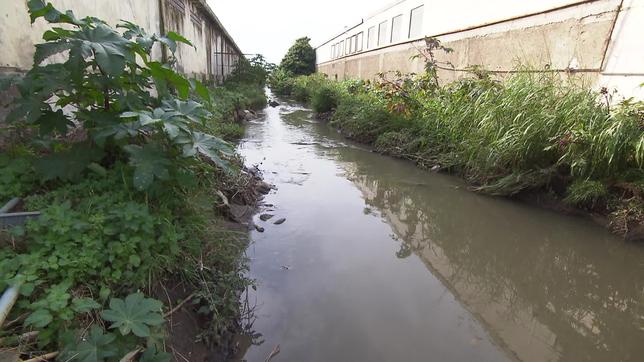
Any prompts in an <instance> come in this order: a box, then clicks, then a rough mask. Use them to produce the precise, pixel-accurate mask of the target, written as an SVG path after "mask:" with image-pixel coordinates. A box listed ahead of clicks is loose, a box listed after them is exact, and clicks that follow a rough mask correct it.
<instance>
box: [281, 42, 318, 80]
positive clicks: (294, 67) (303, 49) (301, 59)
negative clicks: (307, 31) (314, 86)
mask: <svg viewBox="0 0 644 362" xmlns="http://www.w3.org/2000/svg"><path fill="white" fill-rule="evenodd" d="M310 41H311V39H310V38H308V37H303V38H299V39H297V40H295V44H293V45H292V46H291V47H290V48H289V49H288V51H287V52H286V55H284V58H283V59H282V62H281V63H280V68H281V69H283V70H284V71H286V72H288V73H290V74H293V75H296V76H297V75H309V74H312V73H313V72H315V49H313V47H311V44H309V42H310Z"/></svg>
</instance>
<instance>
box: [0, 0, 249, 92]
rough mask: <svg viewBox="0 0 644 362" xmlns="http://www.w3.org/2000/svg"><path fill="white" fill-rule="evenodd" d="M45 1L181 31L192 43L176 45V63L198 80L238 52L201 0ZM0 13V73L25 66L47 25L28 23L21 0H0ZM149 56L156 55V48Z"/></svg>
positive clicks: (219, 76)
mask: <svg viewBox="0 0 644 362" xmlns="http://www.w3.org/2000/svg"><path fill="white" fill-rule="evenodd" d="M50 1H51V2H52V4H54V6H55V7H56V8H58V9H59V10H61V11H62V10H72V11H73V12H74V14H75V15H76V16H77V17H85V16H97V17H99V18H101V19H103V20H105V21H106V22H107V23H109V24H110V25H112V26H114V25H116V24H117V23H118V22H119V21H120V19H124V20H128V21H132V22H134V23H136V24H138V25H140V26H141V27H143V28H145V29H146V31H148V32H150V33H157V34H160V33H162V32H163V31H164V30H165V31H166V32H167V31H175V32H178V33H180V34H182V35H183V36H184V37H186V38H187V39H189V40H190V41H191V42H192V43H193V44H194V45H195V47H196V49H195V48H192V47H189V46H185V45H180V46H179V49H178V51H177V54H176V56H177V68H178V70H179V71H181V72H183V73H185V74H186V75H189V76H194V77H197V78H200V79H202V80H211V81H218V82H220V81H222V80H223V79H224V78H225V77H226V76H227V75H228V74H230V72H231V71H232V69H233V68H234V64H235V62H236V61H237V60H238V59H239V58H240V57H241V56H243V55H242V53H241V51H240V50H239V47H238V46H237V45H236V44H235V42H234V40H233V39H232V38H231V37H230V35H229V34H228V33H227V32H226V30H225V29H224V28H223V26H222V25H221V23H220V22H219V20H218V19H217V17H216V16H215V14H214V13H213V12H212V10H211V9H210V8H209V7H208V5H207V4H206V2H205V0H109V1H106V0H82V1H80V0H50ZM160 5H162V6H161V7H160ZM0 18H1V19H2V20H0V48H1V49H2V52H1V53H0V73H2V72H4V73H7V72H12V71H14V72H24V71H26V70H28V69H29V68H31V66H32V58H33V54H34V51H35V48H34V44H37V43H39V42H42V38H41V37H42V33H43V32H44V31H45V30H46V29H48V28H49V25H48V24H47V23H46V22H45V21H43V20H42V19H39V20H38V21H36V22H35V23H34V24H30V20H29V14H28V12H27V5H26V1H24V0H3V1H2V2H0ZM162 20H163V21H162ZM153 57H154V58H156V59H161V52H160V50H159V49H155V50H154V52H153Z"/></svg>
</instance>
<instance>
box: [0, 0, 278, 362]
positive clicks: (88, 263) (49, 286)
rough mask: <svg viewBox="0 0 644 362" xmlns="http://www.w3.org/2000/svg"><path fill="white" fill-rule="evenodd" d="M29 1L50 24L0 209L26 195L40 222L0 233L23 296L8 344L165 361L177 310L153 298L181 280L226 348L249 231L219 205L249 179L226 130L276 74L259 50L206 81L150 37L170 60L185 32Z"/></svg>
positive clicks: (26, 93) (6, 332)
mask: <svg viewBox="0 0 644 362" xmlns="http://www.w3.org/2000/svg"><path fill="white" fill-rule="evenodd" d="M28 5H29V12H30V15H31V19H32V22H35V21H39V20H38V19H40V18H44V19H45V20H46V21H47V22H48V23H50V24H53V25H54V27H53V28H52V29H51V30H48V31H46V32H45V34H44V36H43V39H44V40H45V42H44V43H42V44H38V45H37V47H36V54H35V56H34V67H33V69H31V70H30V71H29V72H28V73H27V74H26V75H25V77H24V78H23V79H22V80H20V81H19V83H17V85H16V86H17V87H18V89H19V91H20V95H21V97H20V98H19V99H18V100H17V102H16V105H15V107H14V109H13V111H12V113H11V114H10V117H9V122H11V123H10V127H9V128H7V129H10V130H11V131H12V132H15V133H16V134H17V135H18V137H15V139H14V140H13V142H12V143H10V144H5V145H2V147H3V149H2V152H3V154H2V155H0V170H1V171H2V172H0V174H1V175H2V176H1V177H0V187H1V190H0V202H3V203H4V202H6V201H8V199H10V198H12V197H15V196H20V197H23V198H24V202H23V209H25V210H39V211H41V212H42V215H41V216H40V217H39V218H37V219H34V220H31V221H29V222H28V223H27V224H26V225H25V226H24V227H14V228H12V229H9V230H8V231H2V232H0V289H2V290H4V289H5V288H8V287H10V286H16V287H19V291H20V297H19V299H18V302H17V304H16V306H15V307H14V308H13V310H12V311H11V314H10V316H9V318H8V320H7V322H5V324H4V325H3V331H2V332H1V335H0V348H3V349H7V350H11V351H15V353H16V354H18V355H21V356H23V357H27V358H33V357H36V356H39V355H43V354H45V353H46V352H52V351H55V352H53V353H54V354H53V355H48V358H53V356H55V355H58V358H59V359H61V360H65V361H67V360H80V361H92V362H93V361H118V360H128V361H129V360H139V361H162V360H169V359H170V355H169V354H167V353H165V352H164V350H165V344H164V340H165V338H166V334H167V332H166V328H165V326H164V318H163V315H164V313H166V314H169V313H172V311H170V310H169V309H167V310H164V309H165V308H166V307H168V308H169V307H171V306H170V305H166V306H164V305H163V303H161V302H160V301H158V300H156V299H154V298H152V297H160V296H162V295H164V294H163V293H158V290H160V289H159V288H162V286H163V285H164V284H165V283H173V282H177V281H180V282H181V283H184V284H185V285H187V286H188V287H189V288H192V289H193V290H195V292H194V293H192V294H191V296H190V298H191V299H190V306H191V308H193V309H194V310H198V313H199V314H201V315H202V316H203V317H204V321H207V322H205V326H206V329H205V330H204V331H202V333H201V338H203V339H208V340H209V344H217V343H219V344H225V343H226V342H225V341H223V340H222V335H223V334H224V333H225V332H230V331H233V330H234V329H235V328H237V322H236V321H237V318H238V317H239V311H240V301H239V299H238V295H239V294H238V293H239V292H240V291H241V290H243V289H244V288H245V287H247V286H249V285H250V282H251V281H250V280H248V279H247V278H246V277H245V275H244V270H245V265H246V264H245V258H244V249H245V242H244V236H243V235H242V234H236V233H234V232H230V231H226V229H225V228H223V227H222V226H221V222H220V221H217V219H216V218H215V215H214V214H213V208H214V205H218V204H220V203H221V199H220V198H221V196H220V195H228V196H230V195H231V194H233V193H239V192H242V193H243V192H244V190H243V189H241V188H240V187H241V186H240V185H242V184H246V183H247V182H246V178H247V177H248V176H246V175H245V174H243V173H240V172H239V171H240V166H241V163H240V160H239V159H238V158H237V157H236V155H235V154H234V151H233V149H232V146H231V145H230V144H228V143H227V142H226V141H225V140H224V139H233V138H235V137H239V136H240V132H241V129H242V128H241V125H240V124H239V123H238V121H239V120H240V118H239V114H240V112H243V111H244V110H247V109H254V108H255V109H256V108H261V107H263V106H264V104H265V102H266V99H265V97H264V95H263V89H262V88H263V85H264V82H265V77H266V75H267V72H268V70H270V69H267V64H266V63H265V62H262V61H261V58H256V59H254V60H251V61H248V62H242V63H241V64H240V65H239V67H238V68H237V69H236V71H235V73H234V74H233V76H232V77H231V78H230V79H229V80H228V81H227V82H226V83H225V84H224V85H223V86H221V87H216V88H214V89H208V88H207V87H206V86H204V85H203V84H201V83H200V82H198V81H196V80H190V79H187V78H185V77H183V76H182V75H180V74H178V73H177V72H176V71H175V70H174V68H173V66H172V64H173V62H174V61H173V59H172V57H170V62H169V63H167V64H164V63H161V62H158V61H156V60H153V59H152V58H151V56H150V53H151V50H152V48H153V47H154V46H155V44H156V46H162V47H165V48H166V49H167V50H168V52H169V54H173V53H174V52H175V50H176V48H177V46H178V43H182V44H184V45H185V46H192V45H191V43H190V42H189V41H188V40H187V39H185V38H183V37H182V36H180V35H179V34H176V33H172V32H170V33H168V34H165V35H164V36H159V35H154V34H147V33H146V32H145V31H144V30H143V29H142V28H140V27H138V26H137V25H135V24H132V23H129V22H121V23H120V24H119V25H117V29H120V31H117V30H115V29H113V28H111V27H110V26H109V25H108V24H106V23H105V22H103V21H101V20H100V19H97V18H94V17H87V18H83V19H77V18H76V17H75V16H74V14H73V13H72V12H70V11H67V12H65V13H62V12H60V11H58V10H57V9H55V8H54V7H53V6H52V5H51V4H50V3H44V2H43V1H42V0H32V1H29V2H28ZM54 56H55V58H52V57H54ZM49 58H52V59H49ZM48 59H49V61H48V62H45V60H48ZM7 129H5V130H7ZM155 291H157V292H155ZM168 298H169V297H168ZM195 338H196V336H195Z"/></svg>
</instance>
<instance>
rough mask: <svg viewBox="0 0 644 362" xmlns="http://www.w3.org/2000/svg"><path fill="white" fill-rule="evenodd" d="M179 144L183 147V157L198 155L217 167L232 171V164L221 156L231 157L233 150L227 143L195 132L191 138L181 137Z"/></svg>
mask: <svg viewBox="0 0 644 362" xmlns="http://www.w3.org/2000/svg"><path fill="white" fill-rule="evenodd" d="M176 142H177V143H179V144H181V145H183V156H184V157H194V156H196V155H197V154H201V155H204V156H206V157H207V158H208V159H210V160H211V161H212V162H214V163H215V164H216V165H217V166H219V167H221V168H222V169H224V170H227V171H229V170H230V163H229V162H228V161H226V160H224V159H223V158H222V157H221V156H222V155H223V156H231V155H232V154H233V150H232V148H231V147H230V144H228V143H227V142H226V141H224V140H222V139H221V138H218V137H215V136H211V135H208V134H205V133H201V132H193V133H192V134H191V135H190V136H189V137H179V138H177V140H176Z"/></svg>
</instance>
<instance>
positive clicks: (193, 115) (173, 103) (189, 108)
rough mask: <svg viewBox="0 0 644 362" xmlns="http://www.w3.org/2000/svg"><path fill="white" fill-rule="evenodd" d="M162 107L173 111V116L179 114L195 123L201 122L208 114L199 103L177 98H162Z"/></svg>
mask: <svg viewBox="0 0 644 362" xmlns="http://www.w3.org/2000/svg"><path fill="white" fill-rule="evenodd" d="M163 108H164V109H165V110H166V111H171V112H173V117H174V116H181V117H185V118H187V119H189V120H190V121H192V122H195V123H201V121H202V120H203V119H205V118H206V117H209V116H210V112H208V111H207V110H206V109H205V108H204V106H203V105H202V104H201V103H198V102H195V101H192V100H189V101H182V100H179V99H172V100H164V101H163Z"/></svg>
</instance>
